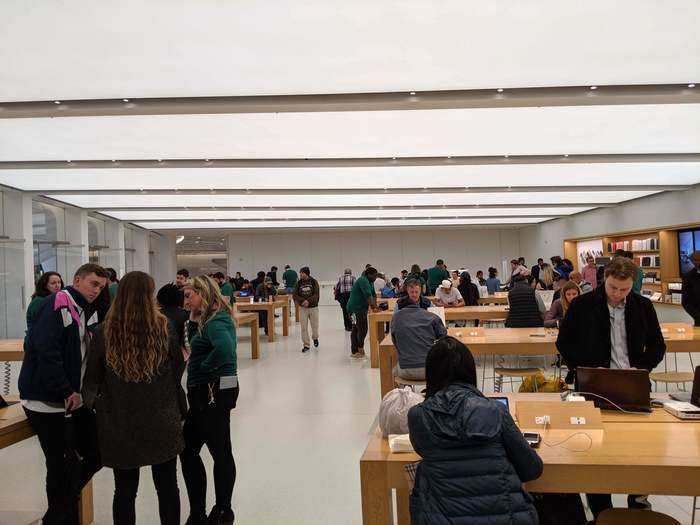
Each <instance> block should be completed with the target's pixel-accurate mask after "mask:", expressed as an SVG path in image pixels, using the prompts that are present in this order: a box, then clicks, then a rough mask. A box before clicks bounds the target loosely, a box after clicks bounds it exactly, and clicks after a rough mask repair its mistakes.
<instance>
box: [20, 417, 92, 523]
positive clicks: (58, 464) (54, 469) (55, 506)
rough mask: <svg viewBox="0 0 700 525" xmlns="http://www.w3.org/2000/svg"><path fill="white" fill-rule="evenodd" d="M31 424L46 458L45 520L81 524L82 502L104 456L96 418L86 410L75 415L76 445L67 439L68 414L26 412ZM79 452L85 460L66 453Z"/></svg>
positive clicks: (44, 521) (46, 521) (73, 422)
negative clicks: (84, 488) (79, 502)
mask: <svg viewBox="0 0 700 525" xmlns="http://www.w3.org/2000/svg"><path fill="white" fill-rule="evenodd" d="M24 412H25V414H27V420H28V421H29V424H30V425H31V426H32V428H33V429H34V432H36V435H37V437H38V438H39V444H40V445H41V450H42V451H43V453H44V457H45V458H46V498H47V500H48V504H49V508H48V509H47V511H46V513H45V514H44V517H43V523H44V524H45V525H54V524H66V525H73V524H75V523H78V498H79V497H80V491H81V490H82V488H83V487H84V486H85V484H86V483H87V482H88V481H90V479H92V476H93V475H94V474H95V472H97V471H98V470H100V468H101V462H100V453H99V449H98V444H97V426H96V423H95V416H94V414H93V413H92V412H90V411H89V410H88V409H86V408H80V409H78V410H76V411H75V412H73V417H72V422H71V424H72V425H73V427H74V428H73V432H72V435H73V436H75V437H74V439H73V441H74V442H73V443H69V442H68V439H67V430H68V429H67V423H66V419H65V416H64V414H63V413H62V412H61V413H42V412H34V411H31V410H26V409H25V410H24ZM69 447H70V448H75V451H76V452H77V453H78V455H80V457H81V458H82V460H77V459H74V458H75V456H72V458H71V457H69V458H67V454H66V450H67V449H68V448H69Z"/></svg>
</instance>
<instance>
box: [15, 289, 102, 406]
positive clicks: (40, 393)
mask: <svg viewBox="0 0 700 525" xmlns="http://www.w3.org/2000/svg"><path fill="white" fill-rule="evenodd" d="M65 292H67V293H69V294H70V295H71V297H73V299H74V300H75V302H76V304H77V305H78V306H79V307H80V308H82V309H83V310H84V315H85V319H86V320H89V319H90V318H91V317H92V315H93V313H94V307H93V306H92V305H90V304H89V303H88V302H87V301H86V300H85V298H84V297H83V296H82V295H81V294H80V292H78V291H77V290H75V289H74V288H73V287H72V286H69V287H67V288H66V289H65V290H64V291H62V292H58V293H55V294H53V295H50V296H49V297H47V298H46V301H44V304H43V305H42V306H41V308H40V309H39V311H38V312H37V317H36V320H35V321H34V323H33V324H32V326H31V328H30V330H29V332H28V333H27V337H26V340H25V348H24V360H23V361H22V370H21V371H20V374H19V394H20V398H21V399H28V400H36V401H47V402H54V403H61V402H63V401H64V400H65V399H66V398H67V397H68V396H70V395H71V394H72V393H73V392H80V369H81V366H82V361H83V357H82V353H81V352H80V327H79V325H78V322H76V319H75V317H73V316H72V315H71V311H70V310H71V309H70V308H69V307H68V304H69V302H70V301H69V299H68V298H67V297H66V296H65V295H64V294H65ZM74 311H75V310H74ZM89 330H90V328H88V332H89ZM86 337H87V336H86Z"/></svg>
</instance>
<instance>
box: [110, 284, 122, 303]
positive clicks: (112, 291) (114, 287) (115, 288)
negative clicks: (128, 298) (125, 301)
mask: <svg viewBox="0 0 700 525" xmlns="http://www.w3.org/2000/svg"><path fill="white" fill-rule="evenodd" d="M108 288H109V299H110V300H111V301H114V298H115V297H116V296H117V291H119V283H112V284H110V285H109V286H108Z"/></svg>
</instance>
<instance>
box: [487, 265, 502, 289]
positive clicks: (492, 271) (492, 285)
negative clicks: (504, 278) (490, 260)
mask: <svg viewBox="0 0 700 525" xmlns="http://www.w3.org/2000/svg"><path fill="white" fill-rule="evenodd" d="M486 290H487V291H488V293H489V295H493V294H495V293H496V292H500V291H501V280H500V279H499V278H498V270H497V269H496V268H494V267H493V266H491V267H490V268H489V278H488V279H486Z"/></svg>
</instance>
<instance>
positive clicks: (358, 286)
mask: <svg viewBox="0 0 700 525" xmlns="http://www.w3.org/2000/svg"><path fill="white" fill-rule="evenodd" d="M376 279H377V270H376V268H373V267H372V266H370V267H369V268H367V269H366V270H365V273H364V275H362V276H360V278H359V279H357V280H356V281H355V284H353V285H352V290H351V291H350V298H349V299H348V305H347V309H348V313H349V314H351V315H352V317H353V321H354V322H353V325H352V332H351V334H350V352H351V355H352V357H355V358H358V359H363V358H364V357H365V348H364V347H365V338H366V337H367V313H368V310H369V309H370V308H371V309H372V311H373V312H376V311H377V294H376V292H375V291H374V286H373V283H374V281H375V280H376Z"/></svg>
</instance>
